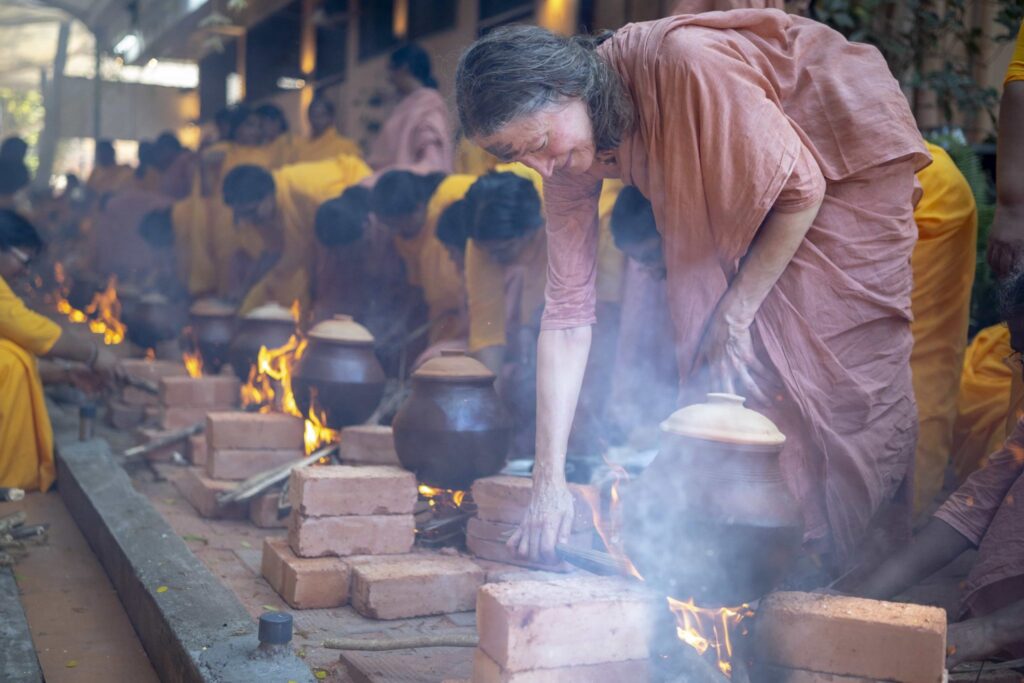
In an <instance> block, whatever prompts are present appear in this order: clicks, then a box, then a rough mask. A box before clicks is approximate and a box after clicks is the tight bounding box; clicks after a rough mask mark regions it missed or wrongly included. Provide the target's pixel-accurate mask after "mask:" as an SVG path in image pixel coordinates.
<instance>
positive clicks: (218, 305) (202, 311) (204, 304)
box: [188, 299, 236, 317]
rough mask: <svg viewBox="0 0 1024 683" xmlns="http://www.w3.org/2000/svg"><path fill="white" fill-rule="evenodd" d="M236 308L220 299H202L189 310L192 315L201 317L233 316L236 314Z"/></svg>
mask: <svg viewBox="0 0 1024 683" xmlns="http://www.w3.org/2000/svg"><path fill="white" fill-rule="evenodd" d="M235 310H236V309H235V307H234V306H232V305H231V304H229V303H228V302H226V301H221V300H220V299H200V300H199V301H197V302H195V303H194V304H192V307H191V308H189V309H188V312H189V313H190V314H191V315H200V316H211V317H213V316H232V315H234V314H235Z"/></svg>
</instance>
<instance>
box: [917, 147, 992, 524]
mask: <svg viewBox="0 0 1024 683" xmlns="http://www.w3.org/2000/svg"><path fill="white" fill-rule="evenodd" d="M927 146H928V151H929V152H930V153H931V155H932V163H931V164H930V165H929V166H926V167H925V168H924V169H922V170H921V171H920V172H919V173H918V174H917V178H918V181H919V182H920V183H921V189H922V193H921V198H920V200H919V201H918V203H917V206H916V207H915V209H914V220H915V222H916V223H917V234H918V238H917V244H916V246H915V247H914V251H913V254H912V256H911V260H910V263H911V267H912V268H913V271H914V287H913V290H912V292H911V310H912V311H913V314H914V322H913V323H912V324H911V326H910V329H911V332H912V333H913V335H914V347H913V350H912V351H911V354H910V367H911V370H912V372H913V381H914V393H915V395H916V397H917V412H918V424H919V428H918V435H917V452H916V458H915V468H916V469H915V471H914V512H915V514H920V513H922V512H924V511H925V509H926V508H927V507H928V505H929V504H930V503H931V502H932V500H933V499H934V498H935V496H936V495H937V494H938V493H939V491H940V490H941V489H942V482H943V478H944V475H945V471H946V464H947V463H948V462H949V457H950V452H951V448H952V443H953V424H954V421H955V420H956V416H957V396H958V393H959V386H960V374H961V367H962V366H963V358H964V347H965V346H966V345H967V325H968V321H969V318H970V305H971V285H972V283H973V282H974V266H975V249H976V247H975V245H976V244H977V240H978V211H977V207H976V206H975V203H974V195H973V194H972V193H971V187H970V185H968V184H967V179H966V178H964V176H963V174H962V173H960V170H959V169H958V168H957V167H956V164H955V163H953V160H952V159H951V158H950V157H949V154H947V153H946V151H945V150H944V149H942V148H941V147H939V146H938V145H933V144H931V143H927ZM987 452H989V451H986V453H987Z"/></svg>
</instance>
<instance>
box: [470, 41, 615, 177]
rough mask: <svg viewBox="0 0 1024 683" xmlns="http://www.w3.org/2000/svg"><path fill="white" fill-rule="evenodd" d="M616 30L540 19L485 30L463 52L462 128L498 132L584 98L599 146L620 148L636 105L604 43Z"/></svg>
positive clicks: (475, 132)
mask: <svg viewBox="0 0 1024 683" xmlns="http://www.w3.org/2000/svg"><path fill="white" fill-rule="evenodd" d="M609 35H611V34H610V33H605V34H602V35H600V36H597V37H594V36H572V37H565V36H560V35H558V34H555V33H552V32H551V31H548V30H547V29H544V28H540V27H539V26H505V27H502V28H498V29H495V30H494V31H492V32H490V33H488V34H487V35H486V36H483V37H482V38H480V39H479V40H477V41H476V42H475V43H473V44H472V45H471V46H470V47H469V49H467V50H466V51H465V52H463V53H462V57H461V58H460V59H459V66H458V69H457V71H456V74H455V100H456V107H457V109H458V113H459V124H460V125H461V126H462V129H463V130H464V131H466V133H467V134H468V135H469V136H470V137H476V136H488V135H492V134H494V133H496V132H498V131H499V130H501V129H502V128H504V127H505V126H507V125H508V124H509V123H511V122H512V121H514V120H516V119H518V118H520V117H522V116H529V115H532V114H535V113H536V112H538V111H540V110H541V109H544V108H545V107H546V106H548V105H550V104H552V103H555V102H558V101H561V100H564V99H580V100H583V102H584V103H586V105H587V109H588V111H589V112H590V121H591V124H592V125H593V129H594V144H595V145H596V147H597V150H598V151H604V150H609V149H615V148H616V147H618V146H619V143H621V142H622V139H623V138H624V137H625V136H626V134H627V133H628V132H629V131H630V129H631V128H632V127H633V120H634V113H633V103H632V101H631V100H630V98H629V93H628V92H627V90H626V88H625V86H624V85H623V83H622V79H621V78H620V77H619V75H618V73H616V71H615V70H614V69H613V68H612V67H611V66H610V65H609V64H608V63H607V62H606V61H604V59H602V58H601V57H600V56H599V55H598V54H597V51H596V48H597V46H598V45H600V44H601V42H603V41H604V40H605V39H606V38H607V37H608V36H609ZM494 151H495V152H501V153H502V154H499V156H503V157H505V158H508V157H509V156H510V154H511V150H494Z"/></svg>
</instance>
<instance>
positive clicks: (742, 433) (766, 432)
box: [661, 394, 786, 447]
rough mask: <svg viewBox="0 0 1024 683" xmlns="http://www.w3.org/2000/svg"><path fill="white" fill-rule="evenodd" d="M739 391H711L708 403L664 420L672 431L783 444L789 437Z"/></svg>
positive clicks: (733, 441) (697, 436)
mask: <svg viewBox="0 0 1024 683" xmlns="http://www.w3.org/2000/svg"><path fill="white" fill-rule="evenodd" d="M745 400H746V399H745V398H743V397H742V396H737V395H735V394H708V400H707V403H695V404H693V405H689V406H686V407H685V408H680V409H679V410H677V411H676V412H674V413H672V415H670V416H669V418H668V419H667V420H665V421H664V422H662V423H661V429H662V431H664V432H667V433H669V434H674V435H677V436H686V437H689V438H691V439H702V440H704V441H716V442H718V443H727V444H736V445H741V446H763V447H774V446H781V445H782V444H783V443H785V442H786V436H785V434H783V433H782V432H780V431H779V428H778V427H776V426H775V423H774V422H772V421H771V420H769V419H768V418H767V417H765V416H764V415H762V414H761V413H759V412H757V411H756V410H751V409H750V408H747V407H745V406H744V405H743V402H744V401H745Z"/></svg>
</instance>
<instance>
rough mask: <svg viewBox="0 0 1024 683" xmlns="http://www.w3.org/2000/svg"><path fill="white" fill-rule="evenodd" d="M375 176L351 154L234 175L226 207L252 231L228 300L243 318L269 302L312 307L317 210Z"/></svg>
mask: <svg viewBox="0 0 1024 683" xmlns="http://www.w3.org/2000/svg"><path fill="white" fill-rule="evenodd" d="M370 174H371V171H370V168H369V166H367V165H366V164H365V163H364V162H363V161H362V160H361V159H359V158H357V157H353V156H349V155H341V156H338V157H335V158H333V159H325V160H323V161H315V162H310V163H305V164H292V165H289V166H285V167H283V168H281V169H279V170H277V171H274V172H273V173H271V172H269V171H267V170H266V169H264V168H260V167H259V166H249V165H243V166H238V167H236V168H235V169H233V170H232V171H231V172H230V173H228V175H227V176H226V177H225V178H224V186H223V198H224V203H225V204H227V205H228V206H229V207H231V211H232V213H233V216H234V222H235V223H236V224H237V225H239V226H240V230H248V232H246V233H245V237H244V239H241V240H240V241H239V243H238V249H237V251H236V252H235V254H234V255H233V258H232V272H233V275H232V280H233V282H232V285H233V286H232V289H231V291H230V292H229V297H228V298H229V299H232V300H236V301H238V302H240V305H239V310H238V313H239V315H244V314H245V313H247V312H249V311H251V310H252V309H254V308H256V307H257V306H262V305H263V304H266V303H278V304H281V305H282V306H289V305H291V303H292V302H293V301H295V300H298V301H299V303H300V305H301V306H302V309H303V310H307V309H308V307H309V302H310V273H311V272H312V265H313V262H314V259H313V243H314V237H313V231H314V229H315V225H316V212H317V209H318V208H319V207H320V205H321V204H323V203H324V202H326V201H327V200H329V199H332V198H334V197H336V196H338V195H340V194H341V193H342V192H343V191H344V190H345V189H346V188H348V187H350V186H352V185H355V184H356V183H358V182H360V181H362V180H364V179H365V178H367V177H369V176H370Z"/></svg>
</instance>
